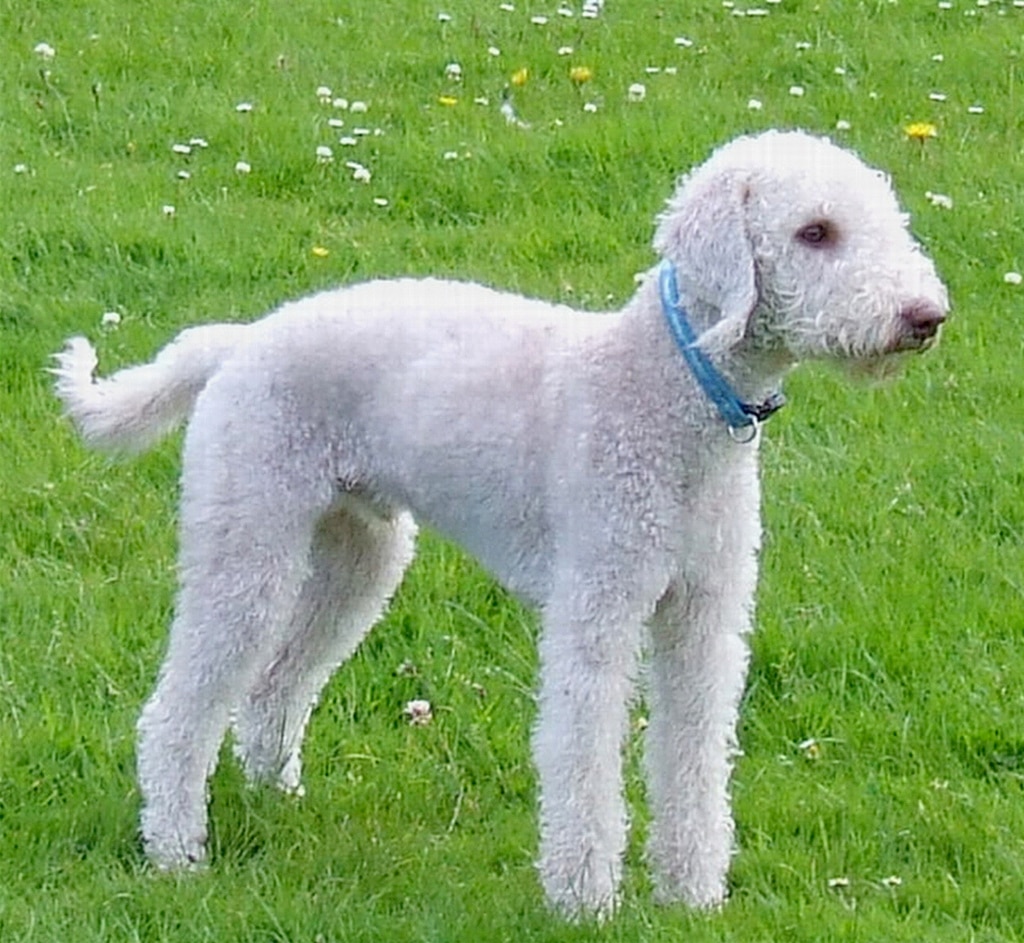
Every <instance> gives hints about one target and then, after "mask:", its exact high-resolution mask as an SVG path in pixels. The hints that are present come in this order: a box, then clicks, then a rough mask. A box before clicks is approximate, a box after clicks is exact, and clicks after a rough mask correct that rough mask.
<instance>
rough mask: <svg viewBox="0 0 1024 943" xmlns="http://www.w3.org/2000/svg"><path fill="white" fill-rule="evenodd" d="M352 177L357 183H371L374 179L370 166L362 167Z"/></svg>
mask: <svg viewBox="0 0 1024 943" xmlns="http://www.w3.org/2000/svg"><path fill="white" fill-rule="evenodd" d="M352 179H353V180H355V181H356V182H357V183H369V182H370V181H371V180H372V179H373V175H372V174H371V173H370V171H369V168H367V167H360V168H359V169H358V170H356V171H354V172H353V173H352Z"/></svg>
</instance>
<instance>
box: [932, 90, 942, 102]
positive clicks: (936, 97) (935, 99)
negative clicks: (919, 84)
mask: <svg viewBox="0 0 1024 943" xmlns="http://www.w3.org/2000/svg"><path fill="white" fill-rule="evenodd" d="M928 100H929V101H933V102H944V101H945V100H946V95H945V93H944V92H932V93H931V94H930V95H929V96H928Z"/></svg>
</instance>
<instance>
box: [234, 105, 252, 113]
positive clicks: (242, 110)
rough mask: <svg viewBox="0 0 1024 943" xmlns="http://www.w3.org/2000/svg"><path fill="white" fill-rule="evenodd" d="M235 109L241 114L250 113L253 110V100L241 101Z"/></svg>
mask: <svg viewBox="0 0 1024 943" xmlns="http://www.w3.org/2000/svg"><path fill="white" fill-rule="evenodd" d="M235 111H237V112H238V113H239V114H240V115H244V114H248V113H249V112H250V111H252V102H239V103H238V104H237V105H235Z"/></svg>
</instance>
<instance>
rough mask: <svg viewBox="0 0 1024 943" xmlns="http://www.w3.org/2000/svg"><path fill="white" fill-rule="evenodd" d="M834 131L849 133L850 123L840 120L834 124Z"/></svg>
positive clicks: (843, 119)
mask: <svg viewBox="0 0 1024 943" xmlns="http://www.w3.org/2000/svg"><path fill="white" fill-rule="evenodd" d="M836 130H837V131H849V130H850V122H849V121H847V120H846V119H845V118H840V119H839V120H838V121H837V122H836Z"/></svg>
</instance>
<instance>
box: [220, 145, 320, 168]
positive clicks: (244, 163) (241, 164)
mask: <svg viewBox="0 0 1024 943" xmlns="http://www.w3.org/2000/svg"><path fill="white" fill-rule="evenodd" d="M327 150H330V148H327ZM319 152H320V148H317V156H318V157H319V156H320V154H319ZM235 173H236V174H249V173H252V164H250V163H249V162H248V161H244V160H240V161H237V162H236V163H235Z"/></svg>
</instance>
